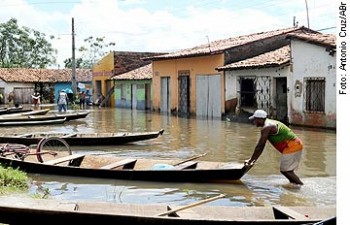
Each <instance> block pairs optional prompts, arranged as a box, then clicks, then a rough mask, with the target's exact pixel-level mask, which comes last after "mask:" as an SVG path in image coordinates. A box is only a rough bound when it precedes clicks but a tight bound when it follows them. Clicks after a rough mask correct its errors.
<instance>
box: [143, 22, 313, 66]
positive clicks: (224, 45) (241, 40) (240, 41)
mask: <svg viewBox="0 0 350 225" xmlns="http://www.w3.org/2000/svg"><path fill="white" fill-rule="evenodd" d="M301 29H307V28H305V27H291V28H285V29H279V30H274V31H268V32H260V33H255V34H249V35H243V36H238V37H233V38H228V39H223V40H217V41H213V42H210V43H209V44H204V45H199V46H196V47H193V48H188V49H182V50H180V51H176V52H173V53H169V54H164V55H159V56H153V57H149V58H148V59H152V60H159V59H170V58H182V57H192V56H201V55H209V54H218V53H221V52H222V51H224V50H227V49H230V48H233V47H236V46H240V45H244V44H248V43H251V42H255V41H258V40H262V39H265V38H269V37H273V36H277V35H282V34H287V33H290V32H293V31H298V30H301Z"/></svg>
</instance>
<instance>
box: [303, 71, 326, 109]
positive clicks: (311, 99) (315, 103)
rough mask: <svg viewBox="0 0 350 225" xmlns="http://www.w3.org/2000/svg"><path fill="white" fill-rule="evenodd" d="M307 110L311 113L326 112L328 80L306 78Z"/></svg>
mask: <svg viewBox="0 0 350 225" xmlns="http://www.w3.org/2000/svg"><path fill="white" fill-rule="evenodd" d="M305 79H306V80H305V81H306V82H305V83H306V90H305V102H306V104H305V109H306V111H309V112H322V113H323V112H325V93H326V91H325V87H326V79H325V78H323V77H313V78H310V77H309V78H305Z"/></svg>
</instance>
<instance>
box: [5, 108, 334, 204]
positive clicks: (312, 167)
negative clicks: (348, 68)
mask: <svg viewBox="0 0 350 225" xmlns="http://www.w3.org/2000/svg"><path fill="white" fill-rule="evenodd" d="M160 129H164V130H165V132H164V134H163V135H162V136H160V137H158V138H157V139H153V140H148V141H143V142H138V143H133V144H128V145H123V146H102V147H86V146H85V147H72V150H73V151H74V152H84V153H85V154H88V153H98V154H105V155H117V156H126V157H146V158H182V159H186V158H189V157H192V156H195V155H199V154H202V153H207V155H206V156H205V157H203V158H201V159H202V160H212V161H223V162H229V161H233V162H241V163H243V162H244V160H246V159H248V158H249V157H250V156H251V154H252V152H253V150H254V147H255V144H256V142H257V140H258V138H259V131H260V128H257V127H255V126H254V125H253V124H245V123H234V122H229V121H222V120H201V119H194V118H191V119H187V118H179V117H174V116H168V115H162V114H158V113H153V114H151V113H145V112H143V111H131V110H126V109H109V108H103V109H98V108H91V113H90V114H89V115H88V117H87V118H86V119H81V120H76V121H69V122H66V123H65V124H63V125H54V126H35V127H8V128H5V129H4V131H3V132H4V133H15V132H16V133H31V132H39V131H40V132H43V131H47V132H84V133H95V132H141V131H158V130H160ZM293 129H294V131H295V133H296V134H297V135H298V136H299V137H300V138H301V139H302V140H303V142H304V146H305V151H304V154H303V158H302V162H301V165H300V168H299V170H298V171H296V173H297V174H298V175H299V176H300V178H301V179H302V181H303V182H304V183H305V185H304V186H303V187H302V188H301V189H292V188H288V186H287V187H286V184H288V181H287V179H286V178H285V177H284V176H282V175H281V174H280V173H279V157H280V154H279V153H278V152H277V151H276V150H274V149H273V147H272V146H271V145H270V144H267V145H266V148H265V151H264V152H263V154H262V155H261V157H260V158H259V160H258V162H257V163H256V165H255V166H254V167H253V168H252V169H251V170H250V171H249V172H248V174H246V175H245V176H244V177H243V178H242V179H241V181H238V182H236V183H232V184H196V183H158V182H140V181H132V180H104V179H87V178H76V177H58V176H46V175H45V176H43V175H36V174H30V176H31V178H32V179H33V186H32V187H31V188H30V193H31V194H38V193H39V194H40V193H43V192H48V193H49V196H50V197H51V198H56V199H65V200H67V199H68V200H92V201H108V202H118V203H141V204H147V203H164V204H172V205H184V204H189V203H192V202H194V201H198V200H202V199H205V198H208V197H211V196H214V195H217V194H226V197H225V198H222V199H219V200H216V201H214V202H211V203H207V204H210V205H232V206H264V205H285V206H295V205H302V206H320V205H335V203H336V133H335V131H326V130H321V131H320V130H310V129H303V128H296V127H293Z"/></svg>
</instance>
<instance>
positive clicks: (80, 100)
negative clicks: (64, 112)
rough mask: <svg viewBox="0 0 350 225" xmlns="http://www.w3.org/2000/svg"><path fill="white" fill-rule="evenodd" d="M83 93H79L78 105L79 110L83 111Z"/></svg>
mask: <svg viewBox="0 0 350 225" xmlns="http://www.w3.org/2000/svg"><path fill="white" fill-rule="evenodd" d="M85 98H86V95H85V92H84V91H82V92H80V93H79V105H80V109H84V108H85Z"/></svg>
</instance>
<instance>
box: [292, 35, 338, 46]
mask: <svg viewBox="0 0 350 225" xmlns="http://www.w3.org/2000/svg"><path fill="white" fill-rule="evenodd" d="M287 38H296V39H299V40H302V41H306V42H311V43H314V44H319V45H324V46H331V47H335V46H336V37H335V35H334V34H303V33H291V34H288V35H287Z"/></svg>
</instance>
